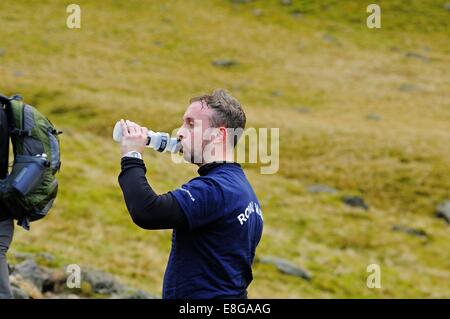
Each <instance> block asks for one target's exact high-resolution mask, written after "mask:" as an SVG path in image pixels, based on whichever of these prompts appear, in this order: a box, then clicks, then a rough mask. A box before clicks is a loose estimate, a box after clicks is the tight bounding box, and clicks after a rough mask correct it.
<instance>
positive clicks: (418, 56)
mask: <svg viewBox="0 0 450 319" xmlns="http://www.w3.org/2000/svg"><path fill="white" fill-rule="evenodd" d="M405 56H406V57H407V58H413V59H418V60H421V61H423V62H425V63H428V62H430V59H429V58H428V57H427V56H425V55H422V54H419V53H417V52H412V51H409V52H406V54H405Z"/></svg>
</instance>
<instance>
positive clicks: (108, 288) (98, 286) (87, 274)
mask: <svg viewBox="0 0 450 319" xmlns="http://www.w3.org/2000/svg"><path fill="white" fill-rule="evenodd" d="M81 276H82V281H86V282H87V283H89V284H90V286H91V287H92V289H93V291H94V292H96V293H98V294H115V293H122V292H123V291H124V289H125V287H124V286H123V285H122V284H120V283H119V282H118V281H117V280H116V279H115V278H114V277H113V276H112V275H111V274H108V273H105V272H103V271H99V270H94V269H90V268H87V269H83V270H82V273H81Z"/></svg>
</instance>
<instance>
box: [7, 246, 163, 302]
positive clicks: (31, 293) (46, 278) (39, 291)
mask: <svg viewBox="0 0 450 319" xmlns="http://www.w3.org/2000/svg"><path fill="white" fill-rule="evenodd" d="M11 255H12V256H13V257H14V258H15V259H16V262H17V261H20V262H19V263H18V264H16V265H8V266H10V269H11V270H10V276H9V279H10V283H11V291H12V293H13V297H14V298H16V299H30V298H31V299H42V298H48V299H79V298H100V297H101V298H126V299H155V298H161V297H159V296H156V295H152V294H149V293H147V292H145V291H142V290H137V289H134V288H131V287H127V286H125V285H123V284H121V283H120V282H119V281H117V280H116V279H115V278H114V276H112V275H111V274H109V273H105V272H102V271H98V270H95V269H91V268H87V267H81V269H82V273H81V287H80V289H69V288H68V287H67V278H68V273H66V271H65V267H64V269H53V268H47V267H43V266H41V265H39V264H37V263H36V260H38V261H39V262H43V263H44V264H46V263H47V262H52V261H54V257H53V256H52V255H50V254H47V253H38V254H30V253H18V252H11Z"/></svg>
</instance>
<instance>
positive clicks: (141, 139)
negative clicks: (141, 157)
mask: <svg viewBox="0 0 450 319" xmlns="http://www.w3.org/2000/svg"><path fill="white" fill-rule="evenodd" d="M120 125H122V142H121V148H122V156H124V155H125V154H126V153H128V152H130V151H136V152H139V153H141V154H142V153H143V152H144V149H145V145H146V144H147V132H148V129H147V128H146V127H141V126H139V125H137V124H136V123H134V122H131V121H128V120H126V121H124V120H123V119H122V120H120Z"/></svg>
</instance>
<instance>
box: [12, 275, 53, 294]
mask: <svg viewBox="0 0 450 319" xmlns="http://www.w3.org/2000/svg"><path fill="white" fill-rule="evenodd" d="M9 281H10V283H11V287H15V288H16V289H20V290H21V291H22V293H19V292H17V290H15V291H14V292H13V293H15V294H16V295H20V296H22V297H23V296H25V295H26V296H28V297H29V298H31V299H42V298H44V296H43V295H42V293H41V291H40V290H39V288H38V287H36V286H35V285H34V284H33V283H31V282H30V281H28V280H27V279H25V278H23V277H22V276H21V275H20V274H14V275H10V276H9Z"/></svg>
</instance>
